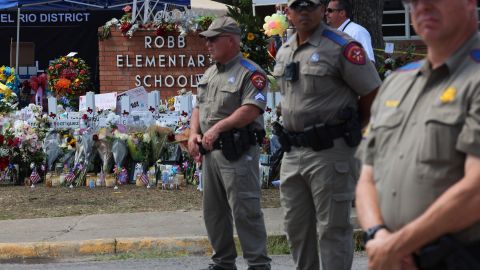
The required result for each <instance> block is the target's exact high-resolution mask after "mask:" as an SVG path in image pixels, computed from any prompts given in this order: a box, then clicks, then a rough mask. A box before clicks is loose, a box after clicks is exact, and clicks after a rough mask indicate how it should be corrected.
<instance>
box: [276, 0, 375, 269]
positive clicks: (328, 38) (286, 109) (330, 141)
mask: <svg viewBox="0 0 480 270" xmlns="http://www.w3.org/2000/svg"><path fill="white" fill-rule="evenodd" d="M288 6H289V9H288V14H287V15H288V17H289V19H290V21H291V22H292V23H293V24H294V25H295V27H296V34H294V35H293V36H292V37H291V38H290V39H289V40H288V41H287V42H286V43H285V44H284V45H283V46H282V48H281V49H280V50H279V52H278V53H277V59H276V60H277V62H276V65H275V68H274V76H275V77H276V79H277V81H278V83H279V86H280V91H281V95H282V101H281V103H282V116H283V124H284V128H283V130H278V129H276V130H275V132H276V133H277V135H278V136H279V140H280V142H281V143H282V147H283V149H284V150H285V151H286V152H285V155H284V157H283V159H282V167H281V172H280V180H281V183H280V191H281V203H282V206H283V208H284V214H285V230H286V232H287V236H288V240H289V243H290V245H291V251H292V255H293V259H294V261H295V263H296V266H297V269H301V270H304V269H319V268H320V265H321V266H322V269H323V270H347V269H350V267H351V263H352V257H353V244H352V234H353V230H352V225H351V224H350V210H351V203H352V200H353V195H354V189H355V183H356V181H355V180H356V179H355V175H356V174H357V173H356V171H355V168H356V166H355V159H354V156H353V155H354V152H355V150H356V147H357V145H358V144H359V143H360V140H361V131H360V130H361V118H363V119H367V120H368V118H369V110H370V105H371V102H372V100H373V96H374V95H375V92H376V89H377V88H378V87H379V85H380V83H381V81H380V78H379V76H378V73H377V72H376V70H375V67H374V66H373V64H372V63H371V62H370V61H369V60H368V57H367V56H366V53H365V51H364V50H363V48H362V47H361V45H360V44H359V43H358V42H356V41H354V40H353V39H352V38H351V37H349V36H348V35H346V34H344V33H342V32H340V31H337V30H335V29H332V28H330V27H328V26H327V25H326V24H325V23H324V22H323V16H324V14H325V3H321V2H320V0H313V1H312V0H310V1H309V0H290V1H289V2H288ZM317 227H318V234H317ZM318 240H319V241H320V245H319V247H320V255H321V256H320V257H321V261H320V260H319V256H318V252H319V250H318Z"/></svg>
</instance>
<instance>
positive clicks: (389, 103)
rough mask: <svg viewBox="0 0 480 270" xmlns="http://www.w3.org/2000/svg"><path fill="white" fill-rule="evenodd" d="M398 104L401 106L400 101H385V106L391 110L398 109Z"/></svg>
mask: <svg viewBox="0 0 480 270" xmlns="http://www.w3.org/2000/svg"><path fill="white" fill-rule="evenodd" d="M398 104H400V101H398V100H391V99H389V100H387V101H385V106H386V107H389V108H396V107H398Z"/></svg>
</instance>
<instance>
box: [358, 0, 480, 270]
mask: <svg viewBox="0 0 480 270" xmlns="http://www.w3.org/2000/svg"><path fill="white" fill-rule="evenodd" d="M403 2H404V4H405V6H407V7H408V8H409V9H407V10H410V14H411V17H412V22H413V26H414V28H415V31H416V33H417V34H418V35H419V36H420V37H422V39H423V41H424V42H425V44H426V45H427V48H428V52H427V57H426V59H424V60H422V61H419V62H414V63H411V64H408V65H407V66H405V67H403V68H400V70H398V71H396V72H394V73H393V74H392V75H390V76H389V77H388V78H387V80H386V81H385V83H384V84H383V85H382V87H381V89H380V91H379V94H378V96H377V98H376V99H375V102H374V104H373V106H372V119H371V126H370V129H369V130H370V131H369V132H368V135H367V137H366V139H365V141H364V142H363V143H362V146H361V147H360V149H361V151H359V154H360V156H361V157H362V159H363V164H364V166H363V168H362V173H361V176H360V179H359V182H358V187H357V214H358V217H359V220H360V223H361V226H362V228H363V229H364V230H366V235H365V240H366V241H367V244H366V250H367V253H368V260H369V268H370V269H375V270H377V269H382V270H383V269H388V270H395V269H435V270H442V269H480V259H479V255H480V210H479V205H480V192H479V187H480V35H479V34H478V33H477V21H478V15H477V1H476V0H438V1H428V0H408V1H407V0H404V1H403Z"/></svg>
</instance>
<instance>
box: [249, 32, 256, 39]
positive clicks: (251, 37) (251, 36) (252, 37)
mask: <svg viewBox="0 0 480 270" xmlns="http://www.w3.org/2000/svg"><path fill="white" fill-rule="evenodd" d="M247 39H248V40H249V41H252V40H254V39H255V35H254V34H253V33H252V32H248V34H247Z"/></svg>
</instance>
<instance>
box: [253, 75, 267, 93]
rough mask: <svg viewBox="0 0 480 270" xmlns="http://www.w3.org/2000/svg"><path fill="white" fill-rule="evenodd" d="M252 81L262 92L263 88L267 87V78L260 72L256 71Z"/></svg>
mask: <svg viewBox="0 0 480 270" xmlns="http://www.w3.org/2000/svg"><path fill="white" fill-rule="evenodd" d="M250 80H251V81H252V84H253V86H255V88H257V90H260V91H261V90H263V88H265V86H267V78H266V77H265V75H263V74H262V73H260V72H258V71H255V72H254V73H253V74H252V76H250Z"/></svg>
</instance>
